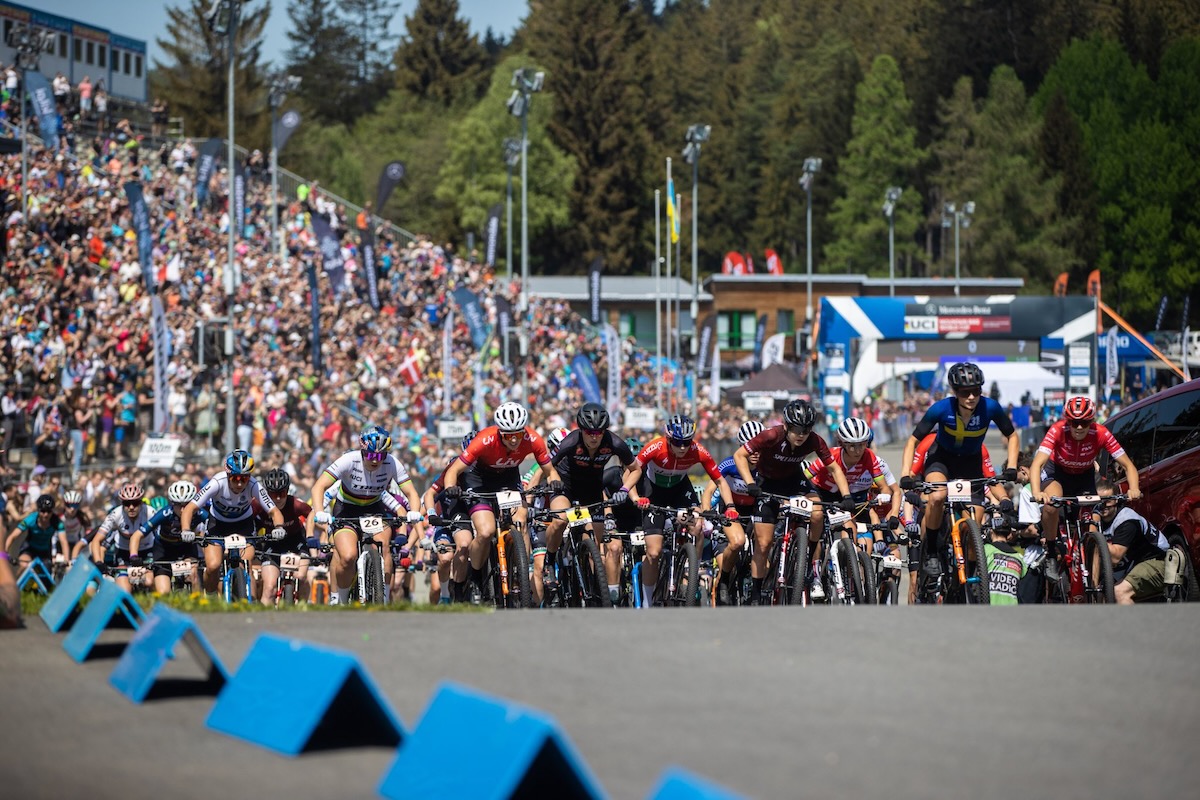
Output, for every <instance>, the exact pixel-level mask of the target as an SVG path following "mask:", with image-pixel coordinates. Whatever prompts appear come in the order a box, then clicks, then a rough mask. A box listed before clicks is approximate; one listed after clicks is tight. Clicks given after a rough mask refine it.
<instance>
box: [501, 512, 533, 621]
mask: <svg viewBox="0 0 1200 800" xmlns="http://www.w3.org/2000/svg"><path fill="white" fill-rule="evenodd" d="M504 538H505V546H506V547H507V557H508V607H509V608H532V607H533V590H532V589H531V588H530V586H529V553H528V552H527V551H526V550H525V537H524V536H522V535H521V532H520V531H518V530H514V531H512V532H511V533H509V534H508V535H507V536H505V537H504Z"/></svg>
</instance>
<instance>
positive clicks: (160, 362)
mask: <svg viewBox="0 0 1200 800" xmlns="http://www.w3.org/2000/svg"><path fill="white" fill-rule="evenodd" d="M150 308H151V320H150V324H151V329H152V331H153V333H154V432H155V433H162V432H163V431H165V430H166V429H167V391H168V390H167V363H168V362H169V361H170V360H171V332H170V331H169V330H167V315H166V313H165V312H164V310H163V304H162V298H160V297H159V296H158V295H154V298H153V299H152V300H151V301H150Z"/></svg>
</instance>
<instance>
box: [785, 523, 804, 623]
mask: <svg viewBox="0 0 1200 800" xmlns="http://www.w3.org/2000/svg"><path fill="white" fill-rule="evenodd" d="M807 577H808V531H794V532H793V533H792V546H791V548H790V550H789V552H788V566H787V571H786V572H785V573H784V581H785V585H786V587H787V591H786V594H787V602H788V605H792V606H804V605H808V596H807V595H806V594H805V589H806V586H807V584H806V582H805V578H807Z"/></svg>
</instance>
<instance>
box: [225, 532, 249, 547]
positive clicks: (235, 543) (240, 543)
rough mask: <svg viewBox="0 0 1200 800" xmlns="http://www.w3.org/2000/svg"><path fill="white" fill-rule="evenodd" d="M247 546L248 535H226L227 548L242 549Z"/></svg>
mask: <svg viewBox="0 0 1200 800" xmlns="http://www.w3.org/2000/svg"><path fill="white" fill-rule="evenodd" d="M245 546H246V537H245V536H242V535H241V534H240V533H234V534H231V535H229V536H226V537H225V549H226V550H241V549H242V548H243V547H245Z"/></svg>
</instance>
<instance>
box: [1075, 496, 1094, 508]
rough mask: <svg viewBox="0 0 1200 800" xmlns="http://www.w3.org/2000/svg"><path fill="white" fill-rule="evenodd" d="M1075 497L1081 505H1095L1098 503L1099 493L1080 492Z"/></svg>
mask: <svg viewBox="0 0 1200 800" xmlns="http://www.w3.org/2000/svg"><path fill="white" fill-rule="evenodd" d="M1075 499H1076V500H1077V501H1078V502H1079V505H1081V506H1095V505H1099V504H1100V495H1098V494H1081V495H1079V497H1076V498H1075Z"/></svg>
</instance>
